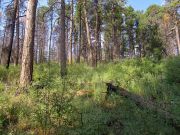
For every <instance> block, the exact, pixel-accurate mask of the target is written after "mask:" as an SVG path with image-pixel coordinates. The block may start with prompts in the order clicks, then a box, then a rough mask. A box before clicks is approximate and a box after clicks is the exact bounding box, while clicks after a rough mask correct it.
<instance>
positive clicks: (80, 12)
mask: <svg viewBox="0 0 180 135" xmlns="http://www.w3.org/2000/svg"><path fill="white" fill-rule="evenodd" d="M81 4H82V3H81V0H80V1H79V51H78V57H77V63H80V61H81V50H82V42H81V41H82V39H81V38H82V5H81Z"/></svg>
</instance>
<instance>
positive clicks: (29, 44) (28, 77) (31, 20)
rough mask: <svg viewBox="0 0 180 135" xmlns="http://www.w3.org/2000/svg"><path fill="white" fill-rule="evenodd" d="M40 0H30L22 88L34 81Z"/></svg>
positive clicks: (21, 79) (21, 77) (23, 56)
mask: <svg viewBox="0 0 180 135" xmlns="http://www.w3.org/2000/svg"><path fill="white" fill-rule="evenodd" d="M37 2H38V0H29V1H28V7H27V14H26V28H25V37H24V45H23V53H22V68H21V75H20V86H22V87H25V86H27V85H29V84H30V83H31V81H32V73H33V55H34V54H33V49H34V34H35V19H36V8H37Z"/></svg>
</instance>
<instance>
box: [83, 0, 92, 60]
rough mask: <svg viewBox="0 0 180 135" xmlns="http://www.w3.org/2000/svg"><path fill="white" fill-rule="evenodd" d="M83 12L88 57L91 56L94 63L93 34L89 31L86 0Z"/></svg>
mask: <svg viewBox="0 0 180 135" xmlns="http://www.w3.org/2000/svg"><path fill="white" fill-rule="evenodd" d="M83 10H84V19H85V26H86V36H87V42H88V50H89V51H88V57H89V55H90V58H91V60H92V61H93V47H92V43H91V33H90V29H89V22H88V17H87V11H86V0H84V2H83ZM88 60H89V58H88ZM92 63H93V62H92Z"/></svg>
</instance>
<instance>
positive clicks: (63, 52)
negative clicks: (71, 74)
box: [60, 0, 67, 77]
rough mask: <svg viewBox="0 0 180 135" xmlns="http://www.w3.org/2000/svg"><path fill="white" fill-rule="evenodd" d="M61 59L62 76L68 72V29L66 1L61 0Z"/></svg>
mask: <svg viewBox="0 0 180 135" xmlns="http://www.w3.org/2000/svg"><path fill="white" fill-rule="evenodd" d="M60 27H61V32H60V51H61V52H60V60H61V77H64V76H65V75H66V74H67V69H66V31H65V1H64V0H61V20H60Z"/></svg>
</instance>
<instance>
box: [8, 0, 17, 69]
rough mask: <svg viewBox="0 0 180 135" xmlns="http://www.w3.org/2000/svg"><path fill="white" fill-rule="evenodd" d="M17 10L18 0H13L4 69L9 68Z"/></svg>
mask: <svg viewBox="0 0 180 135" xmlns="http://www.w3.org/2000/svg"><path fill="white" fill-rule="evenodd" d="M17 9H18V0H14V11H13V17H12V24H11V36H10V41H9V45H8V47H9V50H8V51H9V52H8V59H7V65H6V68H7V69H8V68H9V64H10V60H11V52H12V45H13V39H14V30H15V23H16V13H17Z"/></svg>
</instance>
